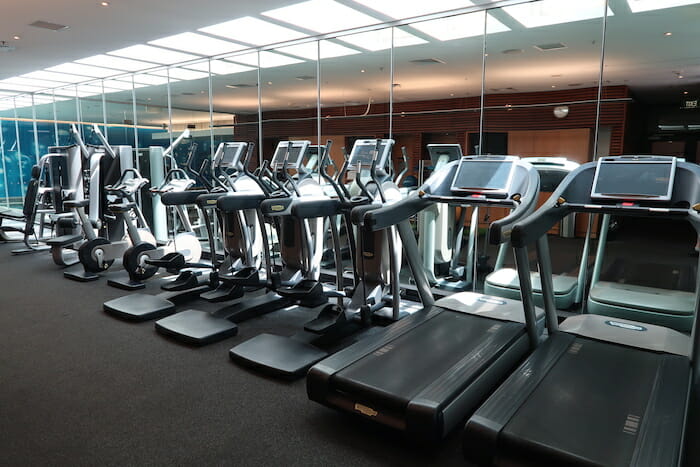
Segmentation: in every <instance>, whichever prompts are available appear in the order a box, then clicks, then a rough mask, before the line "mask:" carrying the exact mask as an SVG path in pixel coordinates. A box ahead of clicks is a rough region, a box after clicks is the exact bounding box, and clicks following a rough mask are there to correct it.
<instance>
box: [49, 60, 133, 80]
mask: <svg viewBox="0 0 700 467" xmlns="http://www.w3.org/2000/svg"><path fill="white" fill-rule="evenodd" d="M46 70H47V71H55V72H56V73H69V74H73V75H83V76H86V77H88V78H106V77H108V76H114V75H118V74H119V73H121V72H120V71H118V70H110V69H107V68H101V67H97V66H92V65H83V64H81V63H63V64H61V65H56V66H52V67H49V68H47V69H46Z"/></svg>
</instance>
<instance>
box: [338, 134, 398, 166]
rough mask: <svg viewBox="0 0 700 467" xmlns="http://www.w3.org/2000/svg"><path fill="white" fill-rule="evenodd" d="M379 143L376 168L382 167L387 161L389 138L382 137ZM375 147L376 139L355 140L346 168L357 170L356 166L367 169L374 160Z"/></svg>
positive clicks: (389, 147)
mask: <svg viewBox="0 0 700 467" xmlns="http://www.w3.org/2000/svg"><path fill="white" fill-rule="evenodd" d="M379 141H381V142H380V143H379V154H378V155H377V168H384V166H386V163H387V158H388V155H389V152H390V151H391V147H392V143H393V141H391V140H386V139H382V140H379ZM376 148H377V140H361V141H357V142H356V143H355V145H354V146H353V147H352V152H351V153H350V158H349V160H348V169H350V170H357V168H358V166H360V165H361V166H362V168H363V169H367V170H369V168H370V167H371V166H372V161H373V160H374V157H375V156H374V153H375V149H376Z"/></svg>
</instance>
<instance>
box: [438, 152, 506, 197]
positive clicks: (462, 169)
mask: <svg viewBox="0 0 700 467" xmlns="http://www.w3.org/2000/svg"><path fill="white" fill-rule="evenodd" d="M515 161H516V159H515V158H509V157H500V158H494V159H488V158H480V157H469V156H467V157H462V159H461V160H460V162H459V166H458V167H457V172H456V173H455V177H454V179H453V180H452V187H451V190H452V191H453V192H470V193H483V194H487V195H490V196H503V197H507V195H508V193H510V184H511V182H512V180H513V173H514V171H515Z"/></svg>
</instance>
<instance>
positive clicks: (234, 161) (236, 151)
mask: <svg viewBox="0 0 700 467" xmlns="http://www.w3.org/2000/svg"><path fill="white" fill-rule="evenodd" d="M242 148H243V145H242V144H225V145H224V154H223V156H222V157H221V166H222V167H233V166H235V165H238V162H239V159H240V157H241V152H242V151H241V149H242Z"/></svg>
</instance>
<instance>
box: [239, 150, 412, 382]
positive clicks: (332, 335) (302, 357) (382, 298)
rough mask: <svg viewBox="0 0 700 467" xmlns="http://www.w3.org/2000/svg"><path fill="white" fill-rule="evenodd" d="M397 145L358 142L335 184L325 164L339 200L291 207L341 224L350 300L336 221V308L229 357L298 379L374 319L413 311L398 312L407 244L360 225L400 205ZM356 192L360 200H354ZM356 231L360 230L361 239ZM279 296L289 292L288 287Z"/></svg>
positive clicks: (391, 233) (294, 214) (299, 214)
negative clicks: (394, 164)
mask: <svg viewBox="0 0 700 467" xmlns="http://www.w3.org/2000/svg"><path fill="white" fill-rule="evenodd" d="M393 143H394V141H393V140H390V139H376V140H358V141H356V142H355V145H354V146H353V149H352V152H351V154H350V156H349V158H348V160H347V161H346V162H345V164H344V165H343V168H342V169H341V171H340V173H339V177H338V179H337V180H336V179H334V178H333V177H331V176H330V175H329V174H328V173H327V171H326V170H325V167H326V165H327V164H326V163H325V162H324V163H323V164H321V167H322V170H321V172H320V174H321V176H322V177H323V178H324V180H325V181H326V182H327V183H328V184H329V185H330V186H332V187H333V190H334V191H335V194H336V197H333V198H330V197H323V198H321V197H318V198H304V197H299V198H294V199H292V200H291V201H290V206H289V209H288V212H289V218H290V219H293V218H296V219H298V221H302V222H303V221H305V220H309V219H314V220H318V219H322V218H330V219H333V218H334V217H336V216H338V215H341V216H342V217H343V219H344V222H345V224H346V231H347V233H348V242H349V244H350V249H351V251H352V253H353V254H352V258H353V272H354V287H352V288H351V289H350V290H349V291H348V292H347V293H345V291H344V290H343V287H342V285H343V282H342V281H343V277H342V258H341V257H340V255H341V248H340V247H341V245H340V239H339V235H338V229H337V227H336V224H335V222H330V223H329V225H330V228H331V234H332V237H333V244H334V251H335V262H336V270H337V274H336V286H335V290H333V289H329V290H326V292H325V294H326V295H327V296H328V297H331V298H333V297H334V298H337V303H329V304H327V305H326V306H325V307H323V308H322V309H321V311H320V312H319V314H318V316H317V317H316V318H315V319H313V320H311V321H309V322H307V323H306V324H305V325H304V331H303V332H299V333H297V334H295V335H294V336H292V337H286V336H279V335H273V334H260V335H258V336H256V337H254V338H252V339H249V340H248V341H246V342H243V343H242V344H239V345H237V346H235V347H233V348H232V349H231V350H230V351H229V355H230V357H231V359H233V360H234V361H236V362H239V363H242V364H244V365H247V366H252V367H255V368H257V369H260V370H263V371H266V372H269V373H272V374H274V375H277V376H283V377H298V376H301V375H303V374H304V373H305V372H306V370H307V369H308V368H310V367H311V366H312V365H313V364H314V363H316V362H317V361H319V360H321V359H322V358H324V357H326V356H328V355H329V353H330V350H329V349H331V348H332V347H333V346H335V345H337V344H338V343H339V342H340V340H341V339H342V338H344V337H346V336H348V335H350V334H352V333H354V332H357V331H358V330H360V329H362V328H365V327H369V326H370V325H371V324H372V323H373V321H375V319H376V318H380V319H381V318H383V320H382V321H383V322H384V323H386V322H387V321H388V322H393V321H396V320H398V319H400V318H401V317H403V316H405V315H406V313H407V311H409V310H408V308H407V307H404V308H400V306H399V305H400V303H399V297H400V289H399V270H400V268H401V242H400V239H399V238H398V235H397V232H396V230H395V229H393V228H391V229H386V230H382V231H377V232H368V231H366V230H365V229H364V228H363V226H362V222H361V221H362V218H363V216H362V214H363V213H365V212H368V211H370V210H373V209H377V208H379V207H381V206H385V205H388V204H392V203H394V202H396V201H399V200H401V199H402V195H401V192H400V190H399V188H398V187H397V186H396V184H395V183H394V180H393V177H392V176H391V169H390V168H389V165H390V154H391V149H392V147H393ZM329 144H330V142H329ZM327 157H328V156H325V158H324V159H327ZM348 171H353V172H354V173H355V177H354V180H353V185H352V186H351V187H350V189H348V188H346V187H345V186H344V185H343V184H342V183H341V182H339V181H338V180H341V181H342V180H343V179H344V178H345V175H346V173H347V172H348ZM355 190H356V192H357V193H359V194H358V195H355V196H351V194H350V193H351V192H352V191H355ZM352 224H355V225H356V226H357V234H355V232H354V229H353V227H352V226H351V225H352ZM276 290H277V293H279V294H282V295H284V294H285V293H286V290H285V288H284V287H283V288H278V289H276ZM417 309H418V308H416V310H417Z"/></svg>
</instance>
